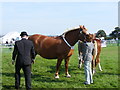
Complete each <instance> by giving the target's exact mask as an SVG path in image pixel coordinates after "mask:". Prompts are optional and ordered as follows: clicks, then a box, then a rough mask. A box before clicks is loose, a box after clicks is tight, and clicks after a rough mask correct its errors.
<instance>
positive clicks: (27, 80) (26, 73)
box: [15, 65, 31, 90]
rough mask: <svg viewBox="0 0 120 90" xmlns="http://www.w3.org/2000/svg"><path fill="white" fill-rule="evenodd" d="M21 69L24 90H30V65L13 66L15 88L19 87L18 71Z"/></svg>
mask: <svg viewBox="0 0 120 90" xmlns="http://www.w3.org/2000/svg"><path fill="white" fill-rule="evenodd" d="M21 68H22V69H23V72H24V77H25V85H26V89H27V90H29V89H31V65H23V66H17V65H16V66H15V88H16V89H18V88H19V87H20V70H21Z"/></svg>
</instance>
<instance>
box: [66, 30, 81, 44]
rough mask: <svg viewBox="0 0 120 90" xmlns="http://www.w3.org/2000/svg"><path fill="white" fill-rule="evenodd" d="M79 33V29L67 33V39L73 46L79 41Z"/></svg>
mask: <svg viewBox="0 0 120 90" xmlns="http://www.w3.org/2000/svg"><path fill="white" fill-rule="evenodd" d="M78 35H79V32H78V31H77V30H76V31H73V32H69V33H67V34H66V35H65V39H66V40H67V42H68V43H69V44H70V45H71V46H74V45H75V44H76V42H77V41H78Z"/></svg>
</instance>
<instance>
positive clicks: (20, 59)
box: [12, 32, 35, 90]
mask: <svg viewBox="0 0 120 90" xmlns="http://www.w3.org/2000/svg"><path fill="white" fill-rule="evenodd" d="M20 36H21V38H22V39H21V40H19V41H16V42H15V45H14V50H13V54H12V60H13V61H12V64H14V62H15V59H16V64H15V88H16V89H19V87H20V70H21V68H22V69H23V72H24V76H25V84H26V89H27V90H30V89H31V63H34V59H35V51H34V46H33V43H32V41H30V40H28V34H27V33H26V32H21V34H20Z"/></svg>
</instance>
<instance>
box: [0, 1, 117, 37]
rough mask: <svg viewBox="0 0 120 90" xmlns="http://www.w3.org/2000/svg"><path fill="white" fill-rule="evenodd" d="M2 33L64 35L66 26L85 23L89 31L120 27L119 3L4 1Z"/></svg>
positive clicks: (1, 8) (1, 4)
mask: <svg viewBox="0 0 120 90" xmlns="http://www.w3.org/2000/svg"><path fill="white" fill-rule="evenodd" d="M0 10H2V16H1V18H0V20H1V21H2V22H0V26H1V27H2V28H0V29H1V31H2V34H6V33H8V32H11V31H17V32H19V33H20V32H21V31H27V32H28V34H36V33H39V34H43V35H61V34H62V33H63V32H64V31H65V30H66V29H67V28H72V27H76V26H79V25H85V27H86V28H88V31H89V32H90V33H96V32H97V31H98V30H101V29H102V30H105V32H106V33H107V34H109V33H110V32H111V31H112V30H114V28H115V27H116V26H118V2H2V3H0Z"/></svg>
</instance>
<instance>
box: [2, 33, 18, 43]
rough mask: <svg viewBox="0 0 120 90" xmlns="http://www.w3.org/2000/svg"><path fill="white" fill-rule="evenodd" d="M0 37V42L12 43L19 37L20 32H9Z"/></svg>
mask: <svg viewBox="0 0 120 90" xmlns="http://www.w3.org/2000/svg"><path fill="white" fill-rule="evenodd" d="M1 39H2V43H6V42H8V43H11V42H12V43H14V41H16V40H19V39H20V33H18V32H9V33H7V34H6V35H5V36H3V37H2V38H1Z"/></svg>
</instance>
